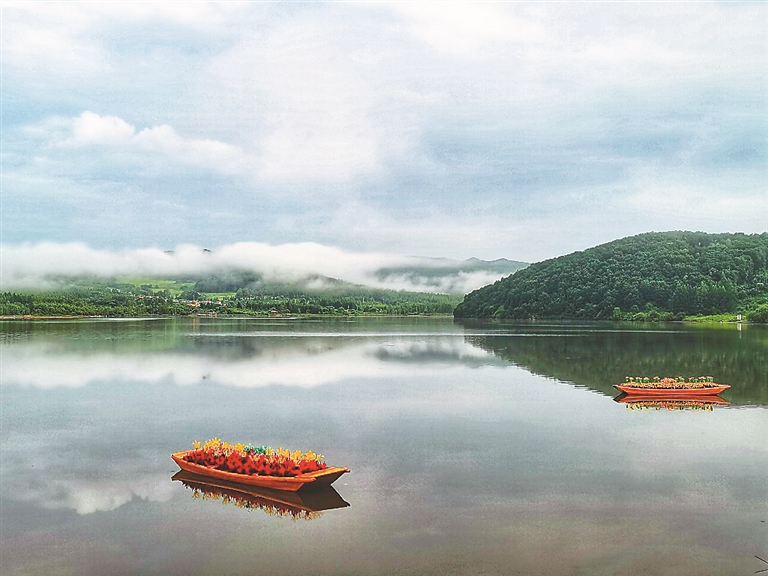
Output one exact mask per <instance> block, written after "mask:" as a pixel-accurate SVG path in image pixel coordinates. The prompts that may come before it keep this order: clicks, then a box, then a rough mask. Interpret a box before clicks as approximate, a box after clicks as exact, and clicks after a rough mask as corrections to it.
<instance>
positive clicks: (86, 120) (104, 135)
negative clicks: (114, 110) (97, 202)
mask: <svg viewBox="0 0 768 576" xmlns="http://www.w3.org/2000/svg"><path fill="white" fill-rule="evenodd" d="M70 122H71V134H72V135H71V137H69V138H66V139H64V140H63V141H60V142H59V145H60V146H63V147H75V148H80V147H86V146H87V147H101V148H102V149H103V153H105V154H108V155H110V156H111V157H112V158H113V159H114V160H116V161H119V160H120V153H121V151H122V152H131V153H134V154H136V153H138V154H143V155H161V156H163V157H164V159H165V160H166V161H167V160H171V161H173V162H177V163H180V164H185V165H188V166H195V167H204V168H207V169H209V170H214V171H216V172H220V173H223V174H236V173H248V172H249V171H250V168H249V166H250V164H251V162H252V160H250V159H249V158H248V156H247V155H246V154H245V153H244V152H243V151H242V150H241V149H239V148H237V147H235V146H232V145H230V144H226V143H224V142H219V141H216V140H200V139H194V138H183V137H181V136H180V135H179V134H178V133H177V132H176V131H175V130H174V129H173V127H171V126H168V125H167V124H162V125H160V126H153V127H152V128H144V129H143V130H141V131H140V132H138V133H136V127H135V126H133V125H131V124H129V123H128V122H126V121H125V120H123V119H122V118H118V117H117V116H100V115H98V114H96V113H94V112H91V111H89V110H86V111H84V112H83V113H82V114H80V116H78V117H76V118H73V119H71V121H70ZM64 123H65V122H63V121H62V119H50V120H49V121H47V122H45V123H43V124H42V126H43V127H44V126H46V125H47V126H50V127H52V128H55V129H56V130H57V131H58V130H60V127H61V125H62V124H64ZM33 130H34V129H33ZM36 131H37V132H40V131H41V130H40V128H39V127H38V129H37V130H36ZM55 138H56V134H55V133H53V132H52V133H51V134H50V135H49V139H55ZM117 147H119V148H121V149H122V150H117V151H116V150H114V148H117ZM88 153H89V154H92V153H93V152H92V150H89V152H88Z"/></svg>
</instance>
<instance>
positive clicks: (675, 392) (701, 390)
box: [614, 384, 730, 398]
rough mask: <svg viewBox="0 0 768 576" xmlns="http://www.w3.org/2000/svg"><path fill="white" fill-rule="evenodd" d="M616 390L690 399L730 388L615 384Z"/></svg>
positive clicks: (657, 396)
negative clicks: (653, 386)
mask: <svg viewBox="0 0 768 576" xmlns="http://www.w3.org/2000/svg"><path fill="white" fill-rule="evenodd" d="M614 388H616V389H617V390H621V391H622V392H624V393H625V394H630V395H633V396H646V397H653V398H659V397H666V398H669V397H679V396H682V397H690V396H715V395H717V394H720V393H721V392H723V391H724V390H727V389H728V388H730V386H728V384H715V385H712V386H698V387H680V388H662V387H659V388H651V387H648V386H645V387H643V386H633V385H632V384H615V385H614Z"/></svg>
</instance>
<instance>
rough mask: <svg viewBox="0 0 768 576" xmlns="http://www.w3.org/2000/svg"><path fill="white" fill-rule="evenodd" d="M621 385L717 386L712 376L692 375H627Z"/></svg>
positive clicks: (663, 386) (673, 387)
mask: <svg viewBox="0 0 768 576" xmlns="http://www.w3.org/2000/svg"><path fill="white" fill-rule="evenodd" d="M622 386H631V387H632V388H647V389H649V390H650V389H654V390H655V389H670V390H695V389H699V388H715V387H717V386H719V385H718V384H717V383H716V382H715V379H714V378H713V377H712V376H694V377H693V378H688V379H686V378H684V377H683V376H677V377H666V378H659V377H658V376H654V377H653V378H648V377H647V376H627V377H626V378H624V382H623V384H622Z"/></svg>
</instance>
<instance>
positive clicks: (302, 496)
mask: <svg viewBox="0 0 768 576" xmlns="http://www.w3.org/2000/svg"><path fill="white" fill-rule="evenodd" d="M171 480H174V481H178V482H181V483H182V484H183V485H184V486H185V487H187V488H189V489H191V490H192V491H193V493H196V494H200V495H202V496H203V498H204V499H208V498H212V499H217V500H222V501H224V502H227V503H232V504H234V505H235V506H238V507H240V508H246V509H255V508H261V509H263V510H267V511H270V512H277V513H278V514H279V515H291V516H293V517H302V518H305V519H307V520H309V519H312V518H314V517H316V516H317V515H318V514H317V513H319V512H322V511H324V510H333V509H336V508H346V507H347V506H349V503H348V502H346V501H345V500H344V499H343V498H342V497H341V496H340V495H339V493H338V492H336V490H334V489H333V488H332V487H331V486H328V485H325V486H320V487H316V488H314V489H313V490H307V491H301V492H287V491H285V490H274V489H271V488H262V487H259V486H248V485H247V484H241V483H237V482H228V481H226V480H219V479H217V478H211V477H208V476H199V475H198V474H192V473H191V472H187V471H186V470H179V471H178V472H176V474H174V475H173V477H172V478H171Z"/></svg>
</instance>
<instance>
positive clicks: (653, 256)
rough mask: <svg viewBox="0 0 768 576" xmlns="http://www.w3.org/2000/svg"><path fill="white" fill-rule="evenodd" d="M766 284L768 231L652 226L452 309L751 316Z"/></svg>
mask: <svg viewBox="0 0 768 576" xmlns="http://www.w3.org/2000/svg"><path fill="white" fill-rule="evenodd" d="M767 286H768V233H763V234H752V235H746V234H706V233H703V232H652V233H647V234H640V235H638V236H632V237H629V238H623V239H620V240H615V241H613V242H609V243H607V244H601V245H600V246H596V247H594V248H590V249H588V250H584V251H582V252H574V253H572V254H568V255H566V256H560V257H559V258H553V259H551V260H545V261H543V262H538V263H536V264H532V265H530V266H528V267H527V268H524V269H522V270H520V271H518V272H516V273H515V274H513V275H511V276H509V277H506V278H504V279H502V280H499V281H497V282H495V283H494V284H491V285H489V286H485V287H483V288H480V289H479V290H475V291H474V292H471V293H470V294H468V295H467V296H465V298H464V301H463V302H462V303H461V304H459V306H457V308H456V310H455V311H454V316H455V317H457V318H510V319H529V318H584V319H595V320H597V319H610V318H614V319H632V318H633V317H637V316H638V315H639V316H641V317H642V319H649V320H656V319H674V318H683V317H685V316H688V315H696V314H718V313H733V312H745V313H749V312H752V313H753V314H755V317H756V318H757V317H758V316H759V315H760V314H765V313H766V312H768V288H767ZM636 319H640V318H636Z"/></svg>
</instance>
